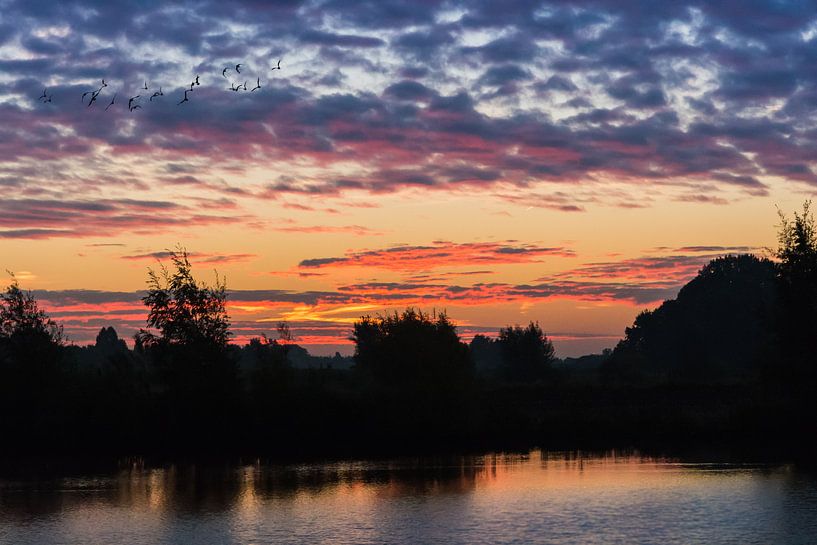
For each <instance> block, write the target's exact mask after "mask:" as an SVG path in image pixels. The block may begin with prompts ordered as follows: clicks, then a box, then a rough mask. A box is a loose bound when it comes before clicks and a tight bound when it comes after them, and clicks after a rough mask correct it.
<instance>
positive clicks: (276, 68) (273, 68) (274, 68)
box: [270, 59, 281, 70]
mask: <svg viewBox="0 0 817 545" xmlns="http://www.w3.org/2000/svg"><path fill="white" fill-rule="evenodd" d="M280 69H281V59H278V66H273V67H272V68H270V70H280Z"/></svg>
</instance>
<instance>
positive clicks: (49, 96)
mask: <svg viewBox="0 0 817 545" xmlns="http://www.w3.org/2000/svg"><path fill="white" fill-rule="evenodd" d="M52 98H54V95H48V99H46V100H43V103H45V102H51V99H52Z"/></svg>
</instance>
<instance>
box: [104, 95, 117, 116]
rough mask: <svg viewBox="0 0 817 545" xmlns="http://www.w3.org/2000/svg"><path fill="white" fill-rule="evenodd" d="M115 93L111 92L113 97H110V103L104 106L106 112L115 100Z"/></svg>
mask: <svg viewBox="0 0 817 545" xmlns="http://www.w3.org/2000/svg"><path fill="white" fill-rule="evenodd" d="M116 95H117V93H114V94H113V98H112V99H111V103H110V104H108V105H107V106H105V111H106V112H107V111H108V108H110V107H111V106H113V103H114V102H116Z"/></svg>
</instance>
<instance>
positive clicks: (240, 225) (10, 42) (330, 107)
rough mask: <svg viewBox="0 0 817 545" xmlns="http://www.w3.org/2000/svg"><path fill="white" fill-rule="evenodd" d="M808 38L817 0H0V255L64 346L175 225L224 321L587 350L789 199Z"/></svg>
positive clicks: (748, 240) (314, 347)
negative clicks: (506, 338)
mask: <svg viewBox="0 0 817 545" xmlns="http://www.w3.org/2000/svg"><path fill="white" fill-rule="evenodd" d="M815 57H817V3H815V2H797V1H792V2H786V1H772V0H740V1H737V0H734V1H722V2H716V1H706V2H704V1H685V0H679V1H673V2H655V1H652V2H636V1H633V2H621V1H616V0H598V1H593V0H588V1H583V2H567V1H553V2H541V1H538V2H532V1H526V0H520V1H512V0H508V1H504V2H495V1H489V0H478V1H435V0H412V1H398V0H372V1H365V0H364V1H355V2H352V1H349V0H312V1H300V0H285V1H279V2H259V1H257V0H248V1H245V2H224V1H215V0H214V1H203V2H187V3H177V4H172V3H166V2H150V1H140V2H136V1H116V0H113V1H105V2H101V1H92V0H76V1H73V0H67V1H61V2H44V1H41V0H29V1H26V2H22V1H17V0H0V267H2V268H4V269H6V270H8V271H12V272H14V273H15V275H16V278H17V279H18V280H19V282H20V284H21V286H22V287H23V288H25V289H30V290H32V291H33V293H34V295H35V296H36V297H37V298H38V300H39V301H40V303H41V305H42V306H43V307H44V308H45V309H46V310H47V311H48V312H49V313H50V314H51V316H52V317H54V318H55V319H57V320H58V321H59V322H60V323H62V324H63V325H64V327H65V330H66V333H67V335H68V338H69V339H70V340H71V341H73V342H75V343H77V344H84V343H87V342H91V341H92V340H93V339H94V338H95V336H96V333H97V331H98V330H99V328H100V327H102V326H108V325H113V326H114V327H115V328H116V329H117V330H118V331H119V333H120V335H122V336H123V337H128V338H130V337H131V336H132V335H133V333H134V332H135V331H136V330H137V329H138V328H140V327H144V325H145V318H146V309H145V307H144V306H143V305H142V304H141V301H140V297H141V296H142V295H143V293H144V290H145V289H146V280H147V271H148V268H154V269H156V268H158V267H159V264H160V263H161V262H165V263H166V262H167V256H168V251H169V250H172V249H174V248H177V247H179V246H183V247H184V248H186V249H187V250H188V252H189V253H190V256H191V260H192V262H193V264H194V272H195V274H196V276H197V277H198V278H200V279H201V280H203V281H207V282H211V283H212V282H213V281H214V279H215V271H217V272H218V274H219V275H223V276H224V277H226V281H227V286H228V289H229V291H230V297H229V306H228V310H229V313H230V316H231V318H232V320H233V325H234V327H233V331H234V333H235V340H236V341H237V342H244V341H246V340H247V339H249V338H250V337H252V336H257V335H260V334H262V333H266V334H268V335H273V336H274V333H275V329H276V326H277V324H278V322H280V321H282V320H286V321H288V322H289V323H290V324H291V327H292V330H293V333H294V334H295V336H296V340H297V342H298V343H299V344H302V345H303V346H306V347H307V348H309V349H310V351H311V352H313V353H317V354H333V353H334V351H335V350H340V351H341V352H342V353H347V354H348V353H350V352H351V349H352V346H351V344H350V341H349V340H348V337H349V335H350V333H351V325H352V323H353V322H354V321H355V320H356V319H358V318H359V317H360V316H362V315H364V314H371V315H374V314H377V313H383V312H389V311H394V310H399V309H403V308H406V307H407V306H414V307H420V308H422V309H424V310H427V311H446V312H447V313H448V315H449V316H450V317H451V318H452V319H453V320H454V322H456V323H457V324H458V326H459V330H460V332H461V333H462V334H463V337H464V338H466V339H468V338H470V336H472V335H474V334H476V333H484V334H489V335H491V334H496V332H497V331H498V329H499V328H500V327H503V326H506V325H510V324H526V323H528V322H530V321H538V322H539V323H540V325H541V326H542V328H543V329H544V330H545V332H546V333H547V334H548V336H549V337H550V338H551V339H552V340H553V341H554V344H555V346H556V349H557V355H560V356H576V355H580V354H584V353H590V352H597V351H600V350H601V349H602V348H605V347H612V346H614V345H615V343H616V341H617V340H618V339H619V338H621V337H622V336H623V333H624V328H625V327H627V326H628V325H629V324H631V322H632V320H633V319H634V317H635V316H636V315H637V314H638V313H639V312H641V311H642V310H644V309H649V308H654V307H656V306H657V305H658V304H660V303H661V301H663V300H665V299H668V298H672V297H674V296H675V295H676V294H677V292H678V290H679V288H680V287H681V286H682V285H683V284H684V283H685V282H687V281H688V280H690V279H691V278H692V277H694V276H695V274H696V272H697V271H698V270H699V269H700V268H701V266H703V265H704V264H706V263H707V262H708V261H709V260H711V259H713V258H715V257H718V256H720V255H725V254H735V253H746V252H751V253H756V254H759V255H768V252H769V250H768V249H769V248H771V247H774V246H775V244H776V236H775V233H776V224H777V223H778V221H779V220H778V209H780V210H783V211H787V212H791V211H794V210H796V209H799V208H800V206H801V205H802V203H803V201H804V200H806V199H808V198H811V197H813V196H814V194H815V192H816V191H817V153H815V148H816V147H817V146H815V144H817V130H816V129H815V124H814V121H815V107H817V62H815ZM279 60H280V70H277V69H276V70H272V69H271V68H273V67H276V68H277V66H278V61H279ZM237 65H240V66H239V67H237ZM236 68H238V69H236ZM225 69H226V70H225ZM197 77H198V78H199V85H192V86H191V83H192V82H194V81H195V79H196V78H197ZM103 80H104V82H105V86H104V87H103V86H102V81H103ZM245 82H246V85H247V90H246V91H245V90H244V84H245ZM145 87H147V89H145ZM237 87H240V89H239V90H238V91H234V90H232V89H235V88H237ZM256 87H258V88H256ZM253 88H256V89H255V90H252V89H253ZM186 89H187V90H188V93H187V94H185V92H184V91H185V90H186ZM191 89H192V90H191ZM96 90H99V92H98V94H96V100H94V101H93V102H91V100H90V99H91V96H93V95H92V93H91V92H94V91H96ZM83 93H85V96H83ZM157 93H160V94H157ZM137 95H138V96H139V98H134V100H133V101H129V99H130V98H132V97H136V96H137ZM40 97H45V98H40ZM184 98H188V100H187V101H186V102H183V99H184ZM129 102H130V103H129ZM129 106H130V107H129ZM137 106H138V107H137ZM131 108H132V109H131Z"/></svg>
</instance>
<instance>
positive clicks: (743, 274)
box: [604, 254, 777, 383]
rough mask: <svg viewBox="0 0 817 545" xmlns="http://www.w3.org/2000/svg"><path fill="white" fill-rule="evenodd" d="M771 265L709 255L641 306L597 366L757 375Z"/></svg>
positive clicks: (616, 374)
mask: <svg viewBox="0 0 817 545" xmlns="http://www.w3.org/2000/svg"><path fill="white" fill-rule="evenodd" d="M776 292H777V290H776V285H775V265H774V264H773V263H772V262H771V261H769V260H768V259H762V258H758V257H756V256H753V255H748V254H747V255H738V256H734V255H732V256H724V257H720V258H717V259H714V260H712V261H710V262H709V263H708V264H707V265H705V266H704V267H703V268H701V270H700V271H699V272H698V275H697V276H696V277H695V278H693V279H692V280H690V281H689V283H687V284H686V285H685V286H684V287H682V288H681V290H680V291H679V292H678V296H677V298H676V299H672V300H668V301H664V302H663V303H662V304H661V305H660V306H659V307H658V308H656V309H654V310H645V311H643V312H641V313H640V314H639V315H638V316H637V317H636V319H635V321H634V322H633V325H632V326H630V327H628V328H627V329H626V330H625V337H624V339H623V340H622V341H620V342H619V343H618V345H617V346H616V348H615V350H614V351H613V355H612V357H611V358H610V359H609V360H608V361H607V362H606V363H605V364H604V371H605V374H606V376H607V377H608V378H615V379H617V380H623V381H625V382H643V383H661V382H713V381H728V382H734V381H746V380H754V379H757V378H759V373H760V370H761V367H762V365H763V363H764V359H766V356H767V352H768V349H769V344H770V342H771V341H770V337H771V333H772V330H773V324H772V322H773V318H774V308H775V305H776Z"/></svg>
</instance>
